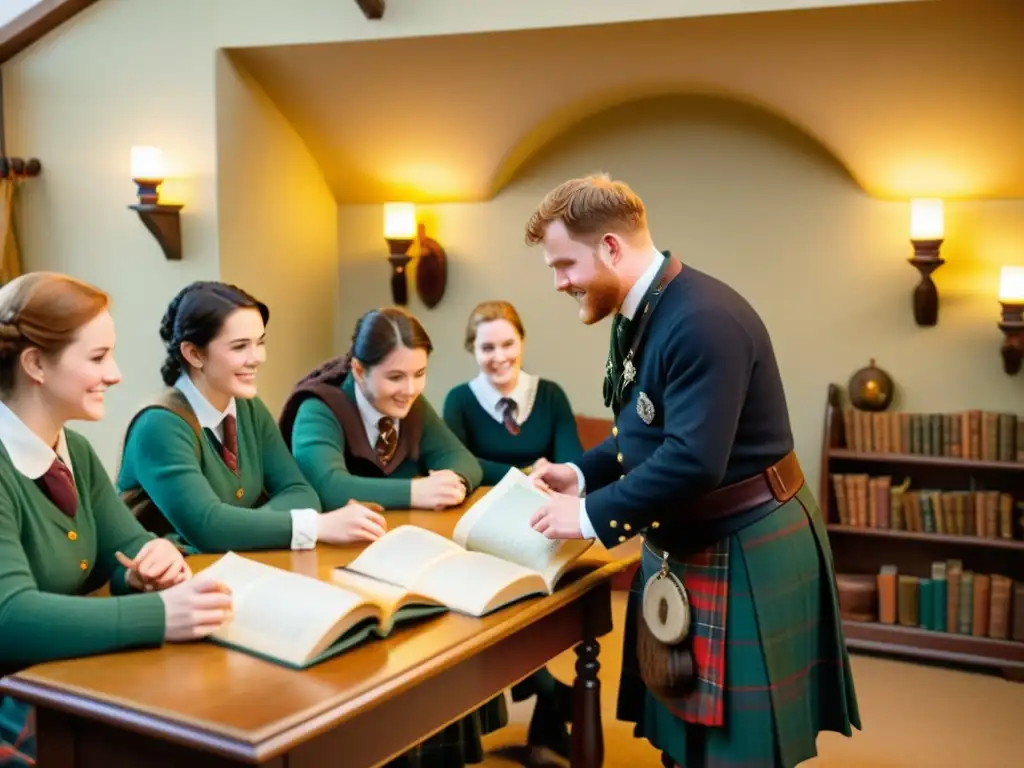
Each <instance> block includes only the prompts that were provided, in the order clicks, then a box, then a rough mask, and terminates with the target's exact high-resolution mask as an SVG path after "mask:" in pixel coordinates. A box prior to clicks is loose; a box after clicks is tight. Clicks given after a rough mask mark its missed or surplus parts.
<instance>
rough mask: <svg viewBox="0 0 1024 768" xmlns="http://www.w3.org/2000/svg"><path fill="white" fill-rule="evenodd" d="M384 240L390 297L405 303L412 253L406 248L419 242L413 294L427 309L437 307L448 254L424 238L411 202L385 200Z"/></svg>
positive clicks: (433, 241)
mask: <svg viewBox="0 0 1024 768" xmlns="http://www.w3.org/2000/svg"><path fill="white" fill-rule="evenodd" d="M384 239H385V240H386V241H387V244H388V251H389V254H388V261H390V262H391V299H392V301H393V302H394V303H395V304H397V305H399V306H405V305H406V304H408V302H409V289H408V282H407V273H408V267H409V262H410V261H412V256H410V255H409V248H410V247H411V246H412V244H413V242H414V241H415V242H418V244H419V261H418V262H417V264H416V293H417V294H418V295H419V297H420V301H422V302H423V303H424V304H425V305H426V306H427V307H428V308H429V309H433V308H434V307H435V306H437V303H438V302H439V301H441V297H442V296H444V289H445V285H446V283H447V281H448V256H447V254H446V253H445V252H444V248H442V247H441V245H440V244H439V243H438V242H437V241H436V240H433V239H432V238H429V237H427V235H426V230H425V228H424V226H423V225H422V224H417V223H416V206H415V205H413V204H412V203H386V204H385V205H384Z"/></svg>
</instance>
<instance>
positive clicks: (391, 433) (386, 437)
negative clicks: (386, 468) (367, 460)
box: [376, 416, 398, 464]
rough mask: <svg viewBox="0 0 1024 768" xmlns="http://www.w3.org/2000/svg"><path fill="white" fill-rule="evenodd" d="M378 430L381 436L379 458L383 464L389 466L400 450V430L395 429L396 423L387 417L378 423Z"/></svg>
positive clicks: (378, 447) (378, 442) (378, 443)
mask: <svg viewBox="0 0 1024 768" xmlns="http://www.w3.org/2000/svg"><path fill="white" fill-rule="evenodd" d="M377 429H379V430H380V435H379V436H378V437H377V445H376V451H377V458H378V459H379V460H380V463H381V464H387V463H388V462H389V461H391V459H393V458H394V457H395V451H396V450H397V449H398V430H397V429H395V421H394V419H391V418H389V417H387V416H384V417H382V418H381V420H380V421H378V422H377Z"/></svg>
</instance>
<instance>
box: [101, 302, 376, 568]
mask: <svg viewBox="0 0 1024 768" xmlns="http://www.w3.org/2000/svg"><path fill="white" fill-rule="evenodd" d="M269 319H270V311H269V309H267V306H266V305H265V304H263V303H262V302H260V301H257V300H256V299H255V298H253V297H252V296H250V295H249V294H248V293H246V292H245V291H243V290H242V289H240V288H237V287H235V286H233V285H227V284H225V283H216V282H199V283H193V284H192V285H189V286H187V287H186V288H184V289H183V290H182V291H181V292H180V293H179V294H178V295H177V296H176V297H175V298H174V300H173V301H171V304H170V306H169V307H168V308H167V312H166V314H165V315H164V318H163V322H162V323H161V326H160V336H161V337H162V338H163V340H164V343H165V345H166V347H167V359H166V360H165V362H164V364H163V367H162V369H161V374H162V376H163V379H164V383H165V384H166V385H167V386H168V387H170V390H169V391H168V392H166V393H165V394H164V396H163V397H162V398H161V402H159V403H156V404H153V405H149V406H147V407H145V408H143V409H142V410H141V411H140V412H139V413H138V414H137V415H136V416H135V418H134V419H133V420H132V422H131V423H130V424H129V425H128V430H127V435H126V437H125V441H124V453H123V456H122V462H121V469H120V472H119V475H118V487H119V489H120V490H121V492H122V494H123V495H124V497H125V499H126V500H128V501H129V503H131V504H132V506H133V508H135V509H137V510H140V511H142V510H152V509H154V508H155V509H156V510H157V511H158V514H157V515H156V516H155V517H156V518H157V519H159V520H160V521H161V522H163V523H164V524H165V525H166V526H167V530H166V532H167V533H168V535H169V536H170V537H171V538H172V539H173V540H175V541H176V543H178V544H179V546H181V548H182V549H184V550H186V551H190V552H224V551H227V550H252V549H284V548H291V549H310V548H312V547H313V546H314V545H315V544H316V542H317V541H325V542H328V543H335V544H342V543H348V542H352V541H357V540H364V541H372V540H374V539H376V538H377V537H378V536H381V535H383V533H384V527H385V522H384V519H383V518H382V517H381V516H380V515H379V514H378V513H377V512H375V511H373V510H370V509H368V508H367V507H365V506H363V505H360V504H348V503H347V502H346V503H343V504H339V505H338V508H334V507H329V508H328V509H330V510H333V511H329V512H326V513H324V514H320V511H321V505H320V502H319V500H318V499H317V496H316V493H314V491H313V489H312V488H310V486H309V484H308V483H307V482H306V480H305V478H304V477H303V476H302V473H301V472H300V471H299V468H298V466H297V465H296V463H295V460H294V458H292V456H291V454H290V453H289V452H288V449H287V447H286V446H285V444H284V441H283V440H282V439H281V434H280V432H279V431H278V429H277V425H276V424H275V423H274V419H273V417H272V416H271V415H270V411H269V410H267V407H266V405H264V404H263V401H262V400H260V398H259V396H258V394H257V390H256V374H257V371H258V369H259V368H260V366H261V365H262V364H263V362H264V361H265V360H266V349H265V347H264V339H265V336H266V324H267V321H268V320H269ZM154 527H155V526H154ZM156 530H157V532H159V533H164V532H165V530H161V529H158V528H157V529H156Z"/></svg>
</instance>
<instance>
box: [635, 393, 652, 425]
mask: <svg viewBox="0 0 1024 768" xmlns="http://www.w3.org/2000/svg"><path fill="white" fill-rule="evenodd" d="M636 413H637V416H639V417H640V419H641V420H642V421H643V423H644V424H648V425H649V424H650V423H651V422H652V421H654V403H652V402H651V398H649V397H648V396H647V393H646V392H641V393H640V396H639V397H638V398H637V399H636Z"/></svg>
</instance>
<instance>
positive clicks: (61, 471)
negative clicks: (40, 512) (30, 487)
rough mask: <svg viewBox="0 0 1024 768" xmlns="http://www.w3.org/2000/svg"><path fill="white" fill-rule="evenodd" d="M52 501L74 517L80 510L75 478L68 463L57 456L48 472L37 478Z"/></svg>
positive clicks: (66, 513)
mask: <svg viewBox="0 0 1024 768" xmlns="http://www.w3.org/2000/svg"><path fill="white" fill-rule="evenodd" d="M36 484H37V485H38V486H39V487H40V489H42V491H43V493H45V494H46V495H47V496H48V497H49V499H50V501H52V502H53V503H54V504H55V505H56V506H57V509H59V510H60V511H61V512H63V513H64V514H65V515H67V516H68V517H74V516H75V513H76V512H77V511H78V491H77V490H76V489H75V478H74V476H73V475H72V474H71V470H70V469H68V467H67V464H65V463H64V462H63V461H61V460H60V459H59V458H55V459H54V460H53V463H52V464H51V465H50V468H49V469H48V470H46V474H44V475H43V476H42V477H40V478H39V479H38V480H36Z"/></svg>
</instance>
